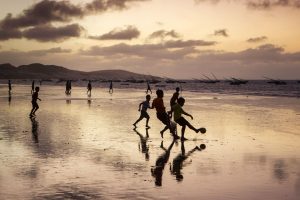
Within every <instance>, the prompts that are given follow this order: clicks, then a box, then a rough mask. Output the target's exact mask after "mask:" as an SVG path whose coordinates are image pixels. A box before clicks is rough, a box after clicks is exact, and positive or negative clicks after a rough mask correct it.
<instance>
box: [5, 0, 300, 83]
mask: <svg viewBox="0 0 300 200" xmlns="http://www.w3.org/2000/svg"><path fill="white" fill-rule="evenodd" d="M7 62H8V63H11V64H13V65H16V66H18V65H22V64H30V63H36V62H39V63H43V64H54V65H60V66H64V67H67V68H70V69H76V70H82V71H94V70H102V69H124V70H129V71H132V72H138V73H143V74H151V75H158V76H166V77H173V78H203V77H202V74H210V73H214V74H215V75H216V76H217V77H218V78H220V79H222V78H226V77H240V78H246V79H262V77H263V76H268V77H272V78H281V79H300V0H72V1H71V0H70V1H52V0H1V7H0V63H7Z"/></svg>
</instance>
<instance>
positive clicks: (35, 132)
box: [30, 117, 39, 143]
mask: <svg viewBox="0 0 300 200" xmlns="http://www.w3.org/2000/svg"><path fill="white" fill-rule="evenodd" d="M30 120H31V125H32V128H31V133H32V139H33V141H34V142H35V143H39V132H38V131H39V122H38V121H36V119H35V117H31V118H30Z"/></svg>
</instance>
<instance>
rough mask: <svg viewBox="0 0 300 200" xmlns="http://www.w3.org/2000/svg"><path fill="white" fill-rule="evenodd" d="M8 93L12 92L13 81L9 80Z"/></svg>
mask: <svg viewBox="0 0 300 200" xmlns="http://www.w3.org/2000/svg"><path fill="white" fill-rule="evenodd" d="M8 92H9V93H10V92H11V81H10V80H8Z"/></svg>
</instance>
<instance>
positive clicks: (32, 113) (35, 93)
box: [29, 87, 41, 117]
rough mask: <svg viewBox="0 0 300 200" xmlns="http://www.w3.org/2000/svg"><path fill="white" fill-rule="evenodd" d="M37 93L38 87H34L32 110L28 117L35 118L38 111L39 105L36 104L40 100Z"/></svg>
mask: <svg viewBox="0 0 300 200" xmlns="http://www.w3.org/2000/svg"><path fill="white" fill-rule="evenodd" d="M39 91H40V87H35V92H34V93H33V94H32V101H31V103H32V110H31V112H30V114H29V116H30V117H33V116H35V112H36V111H37V110H38V109H39V105H38V104H37V100H40V101H41V99H40V98H39Z"/></svg>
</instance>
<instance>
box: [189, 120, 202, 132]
mask: <svg viewBox="0 0 300 200" xmlns="http://www.w3.org/2000/svg"><path fill="white" fill-rule="evenodd" d="M186 125H187V126H188V127H189V128H190V129H192V130H193V131H195V132H196V133H198V132H199V131H198V129H196V128H195V127H194V126H192V125H191V124H190V123H189V122H187V124H186Z"/></svg>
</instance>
